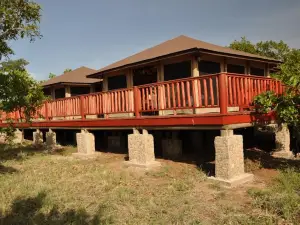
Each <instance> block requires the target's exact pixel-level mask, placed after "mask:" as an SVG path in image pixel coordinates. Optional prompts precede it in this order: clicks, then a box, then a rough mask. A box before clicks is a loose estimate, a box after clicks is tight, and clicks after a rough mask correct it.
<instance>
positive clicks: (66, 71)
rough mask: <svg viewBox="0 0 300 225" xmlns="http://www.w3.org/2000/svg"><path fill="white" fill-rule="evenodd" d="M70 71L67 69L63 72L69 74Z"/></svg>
mask: <svg viewBox="0 0 300 225" xmlns="http://www.w3.org/2000/svg"><path fill="white" fill-rule="evenodd" d="M71 71H72V69H69V68H67V69H65V70H64V73H68V72H71Z"/></svg>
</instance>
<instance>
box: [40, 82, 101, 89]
mask: <svg viewBox="0 0 300 225" xmlns="http://www.w3.org/2000/svg"><path fill="white" fill-rule="evenodd" d="M101 82H102V80H100V81H99V82H93V83H80V82H59V83H54V84H48V85H42V87H43V88H50V87H54V86H66V85H67V86H90V85H92V84H97V83H101Z"/></svg>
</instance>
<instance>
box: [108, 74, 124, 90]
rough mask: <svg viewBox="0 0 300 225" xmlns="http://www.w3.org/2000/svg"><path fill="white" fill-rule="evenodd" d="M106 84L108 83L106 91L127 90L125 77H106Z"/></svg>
mask: <svg viewBox="0 0 300 225" xmlns="http://www.w3.org/2000/svg"><path fill="white" fill-rule="evenodd" d="M107 82H108V90H115V89H122V88H127V82H126V76H125V75H119V76H113V77H108V79H107Z"/></svg>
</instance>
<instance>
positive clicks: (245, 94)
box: [227, 74, 284, 107]
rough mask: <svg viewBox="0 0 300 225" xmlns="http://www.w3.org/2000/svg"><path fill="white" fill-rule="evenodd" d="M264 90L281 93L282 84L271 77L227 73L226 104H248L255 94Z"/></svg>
mask: <svg viewBox="0 0 300 225" xmlns="http://www.w3.org/2000/svg"><path fill="white" fill-rule="evenodd" d="M266 91H274V92H275V93H277V94H282V93H283V91H284V86H283V85H282V84H281V82H280V81H278V80H274V79H272V78H266V77H259V76H245V75H240V74H227V95H228V106H239V107H247V106H250V105H251V104H252V103H253V101H254V97H255V96H257V95H258V94H261V93H263V92H266Z"/></svg>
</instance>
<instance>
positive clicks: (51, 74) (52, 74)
mask: <svg viewBox="0 0 300 225" xmlns="http://www.w3.org/2000/svg"><path fill="white" fill-rule="evenodd" d="M48 77H49V79H52V78H54V77H56V75H55V74H54V73H49V76H48Z"/></svg>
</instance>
